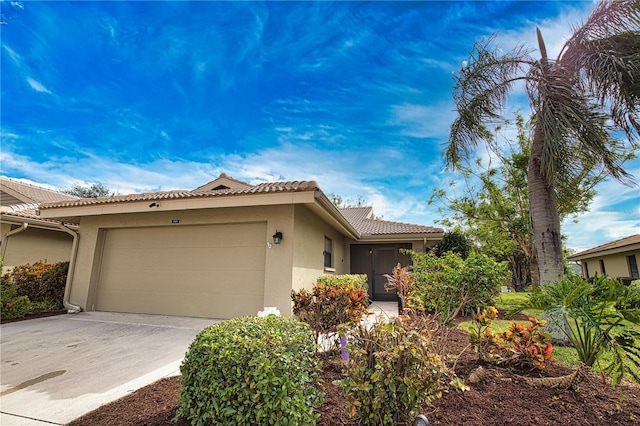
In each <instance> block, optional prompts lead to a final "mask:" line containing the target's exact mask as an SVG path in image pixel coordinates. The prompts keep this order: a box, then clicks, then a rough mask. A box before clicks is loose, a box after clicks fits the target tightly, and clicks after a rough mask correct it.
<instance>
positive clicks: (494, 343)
mask: <svg viewBox="0 0 640 426" xmlns="http://www.w3.org/2000/svg"><path fill="white" fill-rule="evenodd" d="M497 315H498V311H497V310H496V308H494V307H493V306H489V307H488V308H487V309H485V310H484V311H482V312H481V313H479V314H477V315H475V316H474V318H473V319H474V327H473V328H471V329H470V332H471V335H470V339H471V345H472V347H473V349H474V350H475V351H476V352H477V353H478V356H479V357H480V359H483V360H485V361H492V362H495V363H496V364H506V365H512V366H519V367H533V368H537V369H539V370H545V369H548V368H550V367H551V366H550V364H549V361H550V360H551V359H552V357H551V352H552V351H553V346H552V345H551V343H549V341H548V340H547V339H548V338H549V337H551V336H550V335H548V334H546V333H544V332H543V331H542V329H541V327H542V326H543V325H544V324H545V321H544V320H537V319H536V318H533V317H530V318H529V324H528V325H526V326H525V325H521V324H517V323H515V322H511V323H509V325H508V326H507V329H506V330H505V331H503V332H500V333H495V332H493V331H492V330H491V328H490V327H491V323H492V322H493V320H495V319H496V318H497Z"/></svg>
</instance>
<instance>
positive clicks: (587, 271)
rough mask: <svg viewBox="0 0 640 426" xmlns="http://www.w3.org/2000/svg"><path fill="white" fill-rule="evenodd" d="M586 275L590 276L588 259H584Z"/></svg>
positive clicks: (586, 276)
mask: <svg viewBox="0 0 640 426" xmlns="http://www.w3.org/2000/svg"><path fill="white" fill-rule="evenodd" d="M584 277H585V278H589V264H588V263H587V261H586V260H585V261H584Z"/></svg>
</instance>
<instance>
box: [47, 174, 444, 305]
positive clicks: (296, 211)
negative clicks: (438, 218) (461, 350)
mask: <svg viewBox="0 0 640 426" xmlns="http://www.w3.org/2000/svg"><path fill="white" fill-rule="evenodd" d="M371 213H372V212H371V208H355V209H342V210H341V209H338V208H337V207H336V206H334V205H333V204H332V203H331V201H330V200H329V199H328V198H327V197H326V195H325V194H324V193H323V192H322V191H321V190H320V188H319V187H318V184H317V183H316V182H314V181H295V182H269V183H262V184H258V185H250V184H248V183H245V182H241V181H238V180H235V179H233V178H230V177H228V176H226V175H225V174H221V175H220V176H219V177H218V178H217V179H215V180H213V181H211V182H209V183H207V184H205V185H202V186H200V187H198V188H196V189H194V190H187V191H165V192H154V193H145V194H132V195H115V196H111V197H100V198H95V199H77V200H70V201H64V202H57V203H46V204H43V205H41V206H40V216H41V217H42V218H46V219H49V220H57V221H64V222H74V223H79V239H78V241H79V247H78V250H77V258H76V259H72V266H73V267H72V268H71V269H72V271H71V272H70V274H71V275H72V280H71V288H70V289H68V291H69V300H67V303H71V304H75V305H77V306H78V307H79V308H82V309H83V310H90V311H91V310H97V311H115V312H136V313H149V314H164V315H183V316H195V317H206V318H231V317H238V316H243V315H255V314H256V313H257V312H258V311H260V310H263V309H264V308H265V307H269V306H273V307H276V308H278V309H279V310H280V312H282V313H283V314H284V315H291V299H290V295H291V291H292V290H299V289H302V288H310V287H311V286H312V284H313V283H314V281H315V279H316V278H317V277H318V276H320V275H323V274H346V273H367V275H368V276H369V279H370V294H371V296H372V297H373V298H374V299H388V298H390V296H391V297H393V295H390V294H388V293H387V292H385V291H384V288H383V283H384V282H386V279H383V274H386V273H391V270H392V268H393V267H394V266H395V265H396V264H397V263H398V262H400V263H403V264H407V263H408V262H410V259H409V258H408V256H406V255H404V254H402V253H400V250H399V249H401V248H411V249H413V250H416V251H419V252H424V251H425V250H427V249H428V248H430V247H432V246H433V245H435V244H436V243H437V242H438V241H439V240H440V239H441V238H442V235H443V230H442V229H439V228H433V227H430V226H419V225H409V224H402V223H396V222H389V221H383V220H377V219H374V218H373V217H372V215H371Z"/></svg>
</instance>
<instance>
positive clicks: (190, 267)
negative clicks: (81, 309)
mask: <svg viewBox="0 0 640 426" xmlns="http://www.w3.org/2000/svg"><path fill="white" fill-rule="evenodd" d="M103 232H104V234H103V236H104V238H103V244H102V250H101V253H102V259H101V265H100V268H99V274H98V275H99V277H98V283H97V288H96V292H97V293H96V297H95V300H96V305H95V307H94V309H95V310H98V311H111V312H132V313H133V312H135V313H147V314H162V315H182V316H195V317H204V318H232V317H237V316H242V315H255V314H256V313H257V312H258V311H259V310H261V309H263V307H264V283H265V250H266V244H265V238H266V235H267V232H266V223H265V222H257V223H234V224H216V225H197V226H185V225H174V226H162V227H137V228H114V229H106V230H104V231H103Z"/></svg>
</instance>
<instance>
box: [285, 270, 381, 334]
mask: <svg viewBox="0 0 640 426" xmlns="http://www.w3.org/2000/svg"><path fill="white" fill-rule="evenodd" d="M291 300H292V301H293V314H294V315H295V316H296V317H297V318H298V319H300V320H301V321H304V322H306V323H307V324H309V325H310V326H311V329H312V330H313V332H314V334H315V336H316V341H317V338H318V336H319V335H320V334H326V333H336V332H337V331H338V326H339V325H340V324H345V323H357V322H359V321H360V319H361V318H362V316H363V315H364V314H365V313H366V311H367V306H368V305H369V296H368V293H367V278H366V275H334V276H322V277H319V278H318V280H317V283H316V284H314V286H313V290H312V291H309V290H306V289H302V290H300V291H298V292H296V291H292V292H291Z"/></svg>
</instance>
